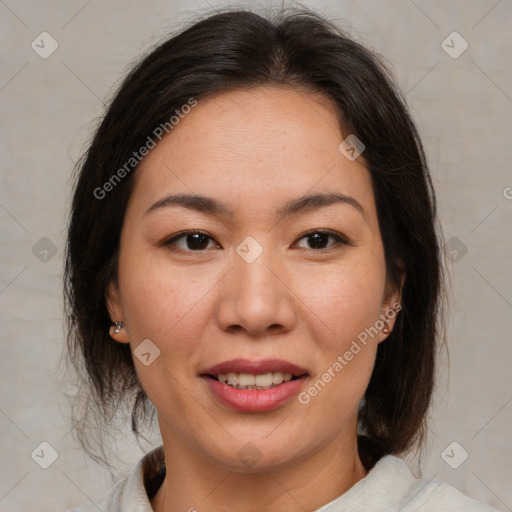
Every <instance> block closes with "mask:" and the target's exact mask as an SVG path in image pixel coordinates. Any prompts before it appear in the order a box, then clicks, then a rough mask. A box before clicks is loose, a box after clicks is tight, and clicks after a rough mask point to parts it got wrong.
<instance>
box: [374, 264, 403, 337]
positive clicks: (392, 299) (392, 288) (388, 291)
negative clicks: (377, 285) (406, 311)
mask: <svg viewBox="0 0 512 512" xmlns="http://www.w3.org/2000/svg"><path fill="white" fill-rule="evenodd" d="M399 269H400V270H399V278H398V283H394V282H392V281H391V280H390V279H387V280H386V287H385V290H384V296H383V298H382V305H381V311H380V317H381V319H382V320H383V321H384V322H385V325H384V328H385V329H387V330H388V331H389V332H388V333H385V332H384V328H383V329H382V330H381V332H380V335H379V343H380V342H381V341H384V340H385V339H386V338H387V337H388V336H389V334H390V333H391V331H392V330H393V327H394V325H395V321H396V317H397V316H398V313H399V311H400V310H401V309H402V290H403V287H404V283H405V265H404V264H403V263H402V262H399Z"/></svg>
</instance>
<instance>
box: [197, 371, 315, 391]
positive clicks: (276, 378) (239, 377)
mask: <svg viewBox="0 0 512 512" xmlns="http://www.w3.org/2000/svg"><path fill="white" fill-rule="evenodd" d="M305 375H307V374H301V375H293V374H292V373H289V372H286V373H283V372H267V373H258V374H252V373H245V372H243V373H242V372H238V373H235V372H229V373H219V374H218V375H208V374H205V375H204V376H205V377H209V378H210V379H214V380H217V381H219V382H221V383H222V384H227V385H228V386H231V387H232V388H234V389H272V388H275V387H277V386H280V385H281V384H282V383H283V382H289V381H291V380H296V379H299V378H301V377H302V376H305Z"/></svg>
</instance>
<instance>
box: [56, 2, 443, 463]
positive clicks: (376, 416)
mask: <svg viewBox="0 0 512 512" xmlns="http://www.w3.org/2000/svg"><path fill="white" fill-rule="evenodd" d="M264 85H285V86H288V87H294V88H301V89H302V90H308V91H312V92H313V91H314V92H318V93H321V94H323V95H324V96H325V97H327V98H330V99H331V100H332V101H333V102H334V104H335V105H337V108H338V114H339V120H340V126H341V127H342V128H343V130H344V132H345V133H346V134H349V133H351V134H355V135H356V136H357V137H358V138H359V139H360V140H361V141H363V143H364V145H365V146H366V148H365V151H364V162H365V164H366V166H367V169H368V171H369V173H370V175H371V179H372V185H373V191H374V195H375V201H376V207H377V213H378V219H379V226H380V229H381V234H382V240H383V245H384V250H385V258H386V268H387V273H388V278H389V279H390V280H391V282H394V283H396V284H397V285H398V284H399V281H400V276H401V268H402V269H404V270H405V275H406V279H405V284H404V287H403V291H402V307H403V309H402V310H401V311H400V313H399V314H398V317H397V321H396V324H395V327H394V329H393V331H392V333H391V334H390V335H389V336H388V338H387V339H386V341H385V342H383V343H380V344H379V348H378V352H377V358H376V363H375V368H374V371H373V374H372V377H371V380H370V383H369V385H368V388H367V390H366V393H365V397H364V401H363V404H362V407H361V409H360V413H359V426H360V432H362V433H364V434H365V436H364V437H360V438H359V449H360V455H361V459H362V460H363V463H364V464H365V466H366V467H367V468H370V467H371V466H372V465H373V464H374V463H375V461H377V460H378V459H379V458H380V457H381V456H382V455H384V454H388V453H389V454H401V453H405V452H407V451H409V450H410V449H411V448H413V447H415V446H416V447H418V446H421V445H422V442H423V441H424V437H425V432H426V425H427V423H426V418H427V412H428V409H429V406H430V401H431V395H432V390H433V385H434V376H435V371H434V368H435V359H436V353H437V347H438V344H439V341H442V340H444V328H442V325H443V316H442V307H441V306H442V297H443V294H442V290H443V288H442V283H443V271H442V268H443V267H442V259H441V252H440V238H439V237H440V236H441V235H439V234H438V226H437V216H436V201H435V196H434V192H433V187H432V183H431V178H430V175H429V171H428V167H427V163H426V158H425V155H424V151H423V148H422V144H421V141H420V137H419V135H418V133H417V130H416V128H415V125H414V123H413V121H412V119H411V116H410V114H409V113H408V109H407V107H406V102H405V100H404V98H403V97H402V95H401V93H400V92H399V89H398V87H397V86H396V85H395V83H394V80H393V78H392V74H391V73H390V72H389V70H388V67H387V66H386V64H385V63H384V61H383V59H382V57H380V56H379V55H378V54H376V53H373V52H370V51H369V50H368V49H366V48H365V47H364V46H362V45H361V44H359V43H357V42H356V41H355V40H353V39H352V38H351V37H349V36H348V35H347V34H346V33H344V32H343V31H341V30H340V29H339V28H337V27H336V26H334V25H333V24H331V23H330V22H328V21H327V20H325V19H324V18H322V17H321V16H319V15H317V14H315V13H313V12H311V11H308V10H305V9H294V10H283V11H279V12H277V13H274V14H273V15H271V16H268V17H263V16H261V15H258V14H255V13H252V12H248V11H237V10H234V11H230V10H228V11H223V12H217V13H215V14H213V15H209V16H207V17H205V18H202V19H200V20H199V21H196V22H194V23H193V24H191V25H190V26H188V27H187V28H186V29H184V30H182V31H181V32H180V33H178V34H177V35H175V36H173V37H171V38H169V39H167V40H166V41H165V42H163V43H161V44H159V45H158V46H157V47H156V48H155V49H154V50H152V51H151V52H150V53H149V54H148V55H147V56H145V57H144V58H143V59H142V60H141V61H140V62H139V63H137V64H136V65H135V66H134V67H133V68H132V70H131V71H130V72H129V73H128V75H127V76H126V78H125V79H124V81H123V82H122V84H121V85H120V87H119V89H118V91H117V93H116V94H115V96H114V98H113V100H112V101H111V103H110V106H109V107H108V109H107V111H106V114H105V116H104V118H103V119H102V121H101V123H100V125H99V127H98V128H97V130H96V133H95V135H94V138H93V140H92V143H91V144H90V146H89V149H88V150H87V152H86V153H85V154H84V155H83V157H82V159H81V161H80V162H79V164H78V165H77V182H76V187H75V192H74V196H73V202H72V209H71V217H70V223H69V232H68V242H67V248H66V269H65V292H66V314H67V320H68V354H69V357H70V361H71V363H72V365H73V368H74V369H75V370H76V371H77V372H78V374H79V375H82V376H83V383H84V389H83V391H84V394H83V398H84V399H85V402H84V401H81V402H79V404H80V411H81V415H78V414H77V411H76V410H75V413H74V414H75V416H74V419H75V420H76V422H77V423H76V424H77V427H78V428H77V432H78V434H79V439H80V442H81V444H82V446H83V447H84V448H85V449H86V451H88V452H89V454H90V455H92V456H93V457H96V456H98V454H97V453H96V454H94V453H93V450H92V447H93V445H94V446H96V447H98V446H101V447H102V448H101V449H102V450H103V446H102V445H101V437H102V436H101V434H100V435H98V436H95V435H93V436H90V435H88V434H87V432H88V430H87V426H89V427H90V426H91V425H92V423H93V422H94V421H96V427H97V428H100V429H101V427H104V426H105V425H106V424H108V423H109V422H110V421H111V420H112V418H113V417H114V414H115V413H116V411H118V410H119V408H120V406H121V405H122V404H126V403H128V402H127V401H129V403H130V406H129V408H131V419H132V430H133V432H134V433H135V434H136V436H139V435H140V431H139V428H140V426H141V425H146V424H147V423H148V421H147V420H148V419H150V417H151V419H153V414H154V412H155V411H154V408H153V406H152V405H151V404H150V403H149V401H148V399H147V396H146V395H145V393H144V390H143V389H142V388H141V385H140V382H139V380H138V378H137V375H136V372H135V369H134V364H133V360H132V354H131V351H130V346H129V345H127V344H121V343H116V342H114V341H113V340H112V339H111V338H110V336H109V327H110V325H111V320H110V317H109V313H108V311H107V307H106V302H105V291H106V287H107V284H108V282H109V280H111V279H114V280H115V279H116V269H117V257H118V250H119V239H120V233H121V228H122V225H123V219H124V213H125V210H126V206H127V202H128V199H129V197H130V193H131V190H132V186H133V177H134V174H135V173H136V165H135V166H134V168H133V170H132V171H131V172H129V173H126V174H127V175H126V176H125V177H123V180H122V182H121V183H116V184H115V186H113V187H110V188H111V190H110V191H109V193H108V197H106V198H103V199H102V198H98V197H97V195H98V194H95V193H94V191H95V190H98V188H101V187H103V186H104V184H105V183H106V182H108V181H109V180H111V179H112V176H113V175H114V174H115V173H116V172H117V171H118V169H119V168H121V167H122V166H123V165H124V164H125V163H126V162H128V161H129V160H130V158H131V157H132V154H133V152H134V151H136V150H138V149H139V148H140V147H142V146H143V145H144V144H145V143H146V141H147V140H148V137H150V136H151V135H152V134H153V133H154V131H155V129H156V128H157V127H158V126H160V125H162V124H164V123H167V122H168V121H169V119H170V118H171V116H173V114H174V113H175V111H176V110H179V109H180V107H181V106H182V105H184V104H186V103H187V102H188V101H189V100H190V98H195V100H196V101H199V102H200V101H201V98H204V97H206V96H207V95H212V94H215V93H219V92H225V91H227V90H233V89H237V88H249V87H259V86H264ZM89 432H90V430H89ZM91 438H94V443H96V442H97V444H94V443H93V442H92V441H91ZM102 453H104V452H102ZM100 459H101V457H100ZM101 460H104V459H101Z"/></svg>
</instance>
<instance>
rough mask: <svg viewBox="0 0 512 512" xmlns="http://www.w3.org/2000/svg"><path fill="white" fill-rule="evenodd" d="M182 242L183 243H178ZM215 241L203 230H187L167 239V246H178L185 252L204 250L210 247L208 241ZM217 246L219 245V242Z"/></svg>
mask: <svg viewBox="0 0 512 512" xmlns="http://www.w3.org/2000/svg"><path fill="white" fill-rule="evenodd" d="M178 241H179V242H182V243H181V244H178ZM210 241H214V240H213V238H212V237H211V236H209V235H207V234H206V233H203V232H202V231H185V232H183V233H180V234H179V235H176V236H174V237H172V238H171V239H169V240H167V241H166V242H165V243H164V245H165V246H176V247H177V248H178V249H177V250H181V251H185V252H202V251H204V250H205V249H208V243H209V242H210ZM215 247H219V245H218V244H216V245H215Z"/></svg>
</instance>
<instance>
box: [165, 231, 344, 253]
mask: <svg viewBox="0 0 512 512" xmlns="http://www.w3.org/2000/svg"><path fill="white" fill-rule="evenodd" d="M316 233H321V234H324V235H328V236H331V237H333V238H335V239H336V240H337V241H336V243H335V244H333V245H331V246H329V247H327V248H325V249H308V248H305V250H306V251H309V252H315V253H322V252H327V251H329V250H331V248H332V247H336V246H337V245H352V243H351V242H350V240H349V239H348V237H346V236H345V235H343V234H341V233H339V232H337V231H332V230H330V229H323V228H315V229H311V230H309V231H306V232H305V233H303V234H302V235H300V236H299V237H298V238H297V240H296V242H294V244H295V243H297V242H298V241H299V240H302V239H303V238H306V237H308V236H312V235H314V234H316ZM195 234H199V235H204V236H205V237H207V238H210V240H213V241H214V242H215V243H216V244H217V246H220V244H219V243H218V242H217V240H215V238H214V237H213V236H211V235H210V234H209V233H207V232H206V231H202V230H200V229H190V230H185V231H181V232H179V233H176V234H174V235H172V237H171V238H168V239H166V240H164V242H163V243H162V245H164V246H172V245H173V242H175V241H176V240H179V239H181V238H184V237H186V236H188V235H195ZM216 248H218V247H216ZM173 250H175V251H177V252H185V253H204V252H206V250H197V251H192V250H186V249H181V248H176V249H173Z"/></svg>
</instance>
